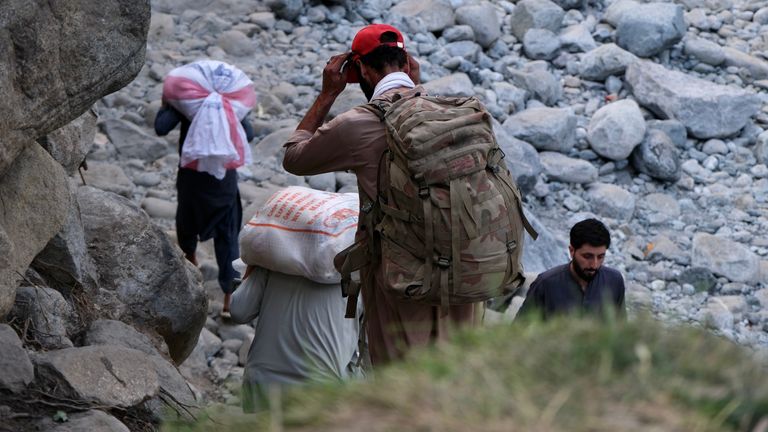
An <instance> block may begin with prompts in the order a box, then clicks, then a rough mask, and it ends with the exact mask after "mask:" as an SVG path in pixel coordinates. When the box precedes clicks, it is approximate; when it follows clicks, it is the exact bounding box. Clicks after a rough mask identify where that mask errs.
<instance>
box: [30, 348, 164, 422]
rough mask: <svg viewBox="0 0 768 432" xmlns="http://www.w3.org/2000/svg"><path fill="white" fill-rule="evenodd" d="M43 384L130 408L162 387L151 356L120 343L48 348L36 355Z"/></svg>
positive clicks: (68, 394) (65, 393)
mask: <svg viewBox="0 0 768 432" xmlns="http://www.w3.org/2000/svg"><path fill="white" fill-rule="evenodd" d="M33 360H34V363H35V365H36V368H37V377H38V379H39V380H40V383H41V385H43V386H45V387H48V388H51V389H55V390H53V392H56V393H61V396H66V397H70V398H75V399H82V400H88V401H93V402H96V403H97V404H100V405H107V406H115V407H119V408H128V407H132V406H134V405H138V404H140V403H142V402H144V401H145V400H147V399H149V398H151V397H154V396H155V395H157V394H158V392H159V391H160V382H159V381H158V378H157V373H156V372H155V371H154V369H153V367H152V364H151V363H150V359H149V356H147V355H146V354H144V353H142V352H141V351H136V350H134V349H130V348H124V347H119V346H111V345H105V346H88V347H82V348H66V349H62V350H56V351H48V352H45V353H42V354H39V355H37V356H35V357H34V359H33Z"/></svg>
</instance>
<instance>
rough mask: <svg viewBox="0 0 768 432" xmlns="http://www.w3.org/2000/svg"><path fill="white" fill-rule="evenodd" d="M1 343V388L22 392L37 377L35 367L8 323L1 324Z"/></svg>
mask: <svg viewBox="0 0 768 432" xmlns="http://www.w3.org/2000/svg"><path fill="white" fill-rule="evenodd" d="M0 344H2V347H3V349H2V350H0V371H3V373H0V390H6V391H11V392H22V391H24V389H25V388H26V387H27V385H29V383H31V382H32V380H33V379H34V378H35V368H34V367H33V366H32V362H31V361H30V360H29V356H28V355H27V351H26V350H25V349H24V348H23V347H22V346H21V340H20V339H19V337H18V336H17V335H16V332H15V331H13V329H12V328H11V326H9V325H8V324H0Z"/></svg>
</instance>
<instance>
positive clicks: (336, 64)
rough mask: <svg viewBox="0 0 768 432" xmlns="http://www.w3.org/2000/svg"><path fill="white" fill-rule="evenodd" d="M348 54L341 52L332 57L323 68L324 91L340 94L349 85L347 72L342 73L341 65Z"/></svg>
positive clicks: (335, 94)
mask: <svg viewBox="0 0 768 432" xmlns="http://www.w3.org/2000/svg"><path fill="white" fill-rule="evenodd" d="M347 56H348V54H347V53H345V54H339V55H335V56H333V57H331V59H330V60H328V62H327V63H326V64H325V68H324V69H323V88H322V92H323V93H326V94H332V95H334V96H338V95H339V94H340V93H341V92H342V91H344V88H345V87H346V86H347V77H346V74H342V73H341V72H342V71H341V67H342V65H343V64H344V60H346V59H347Z"/></svg>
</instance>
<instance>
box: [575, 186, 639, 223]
mask: <svg viewBox="0 0 768 432" xmlns="http://www.w3.org/2000/svg"><path fill="white" fill-rule="evenodd" d="M586 197H587V200H588V201H589V202H590V204H591V205H592V209H593V211H594V212H595V213H597V214H599V215H602V216H605V217H609V218H613V219H616V220H619V221H624V222H626V221H629V220H630V219H632V216H633V215H634V213H635V196H634V195H632V193H631V192H628V191H626V190H624V189H622V188H621V187H619V186H616V185H612V184H606V183H594V184H592V186H591V187H590V188H589V190H588V191H587V193H586Z"/></svg>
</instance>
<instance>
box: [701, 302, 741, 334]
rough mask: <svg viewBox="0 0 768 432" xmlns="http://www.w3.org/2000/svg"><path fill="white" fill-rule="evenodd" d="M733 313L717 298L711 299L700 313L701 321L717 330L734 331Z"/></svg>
mask: <svg viewBox="0 0 768 432" xmlns="http://www.w3.org/2000/svg"><path fill="white" fill-rule="evenodd" d="M733 319H734V317H733V313H731V311H729V310H728V306H726V305H725V304H724V303H723V302H722V301H720V300H719V299H718V298H717V297H710V298H709V299H708V300H707V304H706V305H705V306H704V307H703V308H701V311H700V312H699V321H701V322H702V323H705V324H706V325H708V326H710V327H712V328H714V329H717V330H721V331H722V330H731V329H733Z"/></svg>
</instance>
